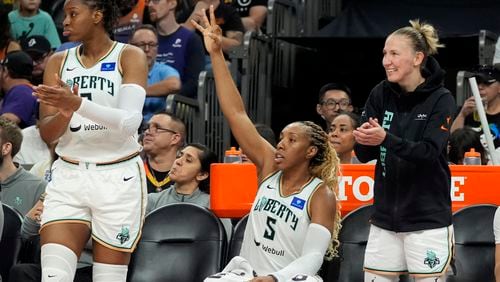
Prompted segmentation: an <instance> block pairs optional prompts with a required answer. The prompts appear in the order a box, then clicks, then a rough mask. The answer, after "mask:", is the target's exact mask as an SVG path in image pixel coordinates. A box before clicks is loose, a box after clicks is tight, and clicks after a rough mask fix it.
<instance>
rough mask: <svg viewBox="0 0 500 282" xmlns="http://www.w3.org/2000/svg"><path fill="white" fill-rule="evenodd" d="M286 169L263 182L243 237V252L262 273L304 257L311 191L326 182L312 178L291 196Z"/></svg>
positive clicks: (264, 273)
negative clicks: (285, 188) (285, 192)
mask: <svg viewBox="0 0 500 282" xmlns="http://www.w3.org/2000/svg"><path fill="white" fill-rule="evenodd" d="M281 176H282V172H281V171H277V172H275V173H274V174H272V175H270V176H269V177H267V178H266V179H265V180H264V181H263V182H262V183H261V184H260V186H259V191H258V192H257V196H256V198H255V201H254V203H253V205H252V210H251V211H250V215H249V218H248V222H247V226H246V229H245V236H244V237H243V238H244V239H243V244H242V247H241V252H240V255H241V256H242V257H244V258H245V259H247V260H248V261H249V262H250V264H251V265H252V267H253V268H254V269H255V271H256V272H257V274H258V275H266V274H269V273H272V272H275V271H278V270H280V269H282V268H284V267H286V266H287V265H288V264H290V263H291V262H292V261H294V260H296V259H297V258H299V257H300V255H301V252H302V246H303V244H304V239H305V236H306V233H307V229H308V227H309V224H310V223H311V218H310V215H309V201H310V200H311V195H312V194H313V193H314V191H316V189H317V188H318V187H319V185H320V184H321V183H322V182H323V181H322V180H321V179H319V178H316V177H314V178H312V179H311V180H310V181H309V182H308V183H306V184H305V185H304V186H303V187H302V189H301V190H300V191H299V192H297V193H295V194H292V195H290V196H287V197H284V196H282V194H281Z"/></svg>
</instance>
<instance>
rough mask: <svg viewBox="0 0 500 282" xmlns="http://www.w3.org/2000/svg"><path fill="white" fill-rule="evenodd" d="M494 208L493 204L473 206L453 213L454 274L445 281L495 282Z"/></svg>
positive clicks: (495, 207)
mask: <svg viewBox="0 0 500 282" xmlns="http://www.w3.org/2000/svg"><path fill="white" fill-rule="evenodd" d="M496 209H497V206H494V205H473V206H469V207H465V208H463V209H461V210H459V211H457V212H455V213H454V214H453V228H454V229H455V267H456V275H453V276H450V277H449V278H448V279H447V281H448V282H465V281H468V282H469V281H470V282H473V281H481V282H489V281H495V275H494V266H495V236H494V234H493V218H494V216H495V211H496Z"/></svg>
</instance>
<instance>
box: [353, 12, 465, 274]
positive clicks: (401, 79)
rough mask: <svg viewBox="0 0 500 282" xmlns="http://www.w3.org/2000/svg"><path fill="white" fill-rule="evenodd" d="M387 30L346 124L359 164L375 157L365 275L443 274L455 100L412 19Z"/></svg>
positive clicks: (422, 27)
mask: <svg viewBox="0 0 500 282" xmlns="http://www.w3.org/2000/svg"><path fill="white" fill-rule="evenodd" d="M410 24H411V26H406V27H403V28H400V29H398V30H396V31H394V32H393V33H391V34H390V35H389V36H388V37H387V38H386V41H385V46H384V49H383V54H384V56H383V59H382V65H383V67H384V69H385V72H386V76H387V78H386V80H384V81H382V82H381V83H379V84H378V85H377V86H375V87H374V88H373V90H372V91H371V93H370V96H369V97H368V100H367V102H366V104H365V108H364V111H363V115H362V125H361V126H360V127H358V128H357V129H356V130H354V137H355V139H356V145H355V152H356V156H357V157H358V159H359V160H360V161H361V162H367V161H370V160H373V159H377V165H376V167H375V184H374V188H373V189H374V191H375V195H374V202H373V204H374V213H373V215H372V217H371V220H370V223H371V227H370V235H369V238H368V244H367V246H366V252H365V260H364V270H365V281H396V280H397V279H398V275H399V274H400V273H405V272H408V273H409V274H410V276H414V279H415V281H441V282H444V281H445V280H446V277H445V276H446V271H447V269H448V267H449V264H450V261H451V259H452V257H453V251H452V250H453V243H454V242H453V226H452V221H451V215H452V213H451V198H450V177H451V176H450V169H449V167H448V162H447V158H446V148H447V142H448V138H449V136H450V126H451V121H450V119H451V117H452V116H453V114H454V112H455V107H454V104H455V101H454V99H453V96H452V95H451V93H450V91H449V90H447V89H446V88H444V86H443V78H444V71H443V70H442V69H441V68H440V66H439V64H438V62H437V61H436V60H435V59H434V57H433V56H432V55H433V54H436V53H437V49H438V48H439V47H443V45H441V44H440V43H439V38H438V36H437V32H436V30H435V29H434V27H433V26H432V25H430V24H427V23H421V22H419V20H411V21H410Z"/></svg>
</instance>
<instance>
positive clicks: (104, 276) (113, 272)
mask: <svg viewBox="0 0 500 282" xmlns="http://www.w3.org/2000/svg"><path fill="white" fill-rule="evenodd" d="M127 270H128V266H127V265H120V264H107V263H99V262H94V264H93V268H92V281H94V282H100V281H103V282H125V280H127Z"/></svg>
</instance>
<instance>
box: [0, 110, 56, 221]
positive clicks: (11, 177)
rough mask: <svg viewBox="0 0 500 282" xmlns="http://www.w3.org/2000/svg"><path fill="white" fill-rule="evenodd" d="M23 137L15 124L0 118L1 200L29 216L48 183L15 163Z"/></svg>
mask: <svg viewBox="0 0 500 282" xmlns="http://www.w3.org/2000/svg"><path fill="white" fill-rule="evenodd" d="M22 140H23V136H22V134H21V130H20V129H19V127H18V126H17V125H15V124H14V123H13V122H11V121H9V120H7V119H5V118H3V117H0V146H1V149H2V150H1V151H0V153H1V156H2V158H1V160H0V185H1V187H2V189H1V190H0V199H2V203H4V204H7V205H9V206H12V207H13V208H15V209H16V210H18V211H19V212H20V213H21V214H22V215H25V214H27V213H28V212H29V211H30V210H31V208H33V206H35V204H36V203H37V202H38V201H39V199H40V197H41V195H42V194H43V193H44V192H45V186H47V182H45V181H44V180H42V179H41V178H39V177H37V176H34V175H33V174H31V173H29V172H27V171H26V170H25V169H24V168H23V167H22V166H20V165H19V164H16V163H14V162H13V158H14V156H15V155H16V154H17V152H18V151H19V148H20V147H21V142H22Z"/></svg>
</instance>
